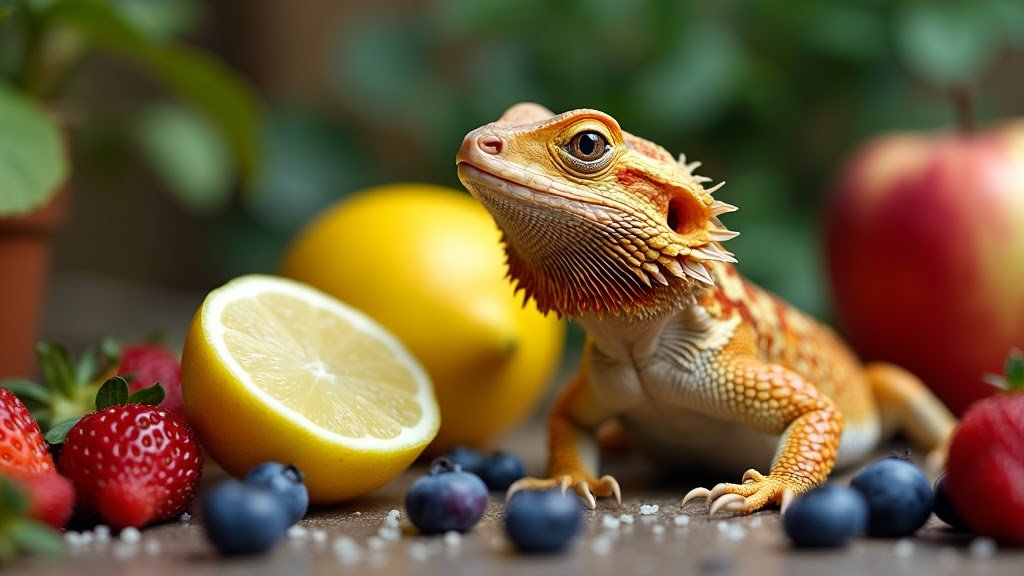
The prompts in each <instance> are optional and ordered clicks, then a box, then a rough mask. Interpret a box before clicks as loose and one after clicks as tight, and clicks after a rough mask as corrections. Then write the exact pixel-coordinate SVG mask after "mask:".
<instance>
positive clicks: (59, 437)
mask: <svg viewBox="0 0 1024 576" xmlns="http://www.w3.org/2000/svg"><path fill="white" fill-rule="evenodd" d="M81 419H82V418H81V417H80V416H79V417H77V418H68V419H67V420H64V421H63V422H60V423H58V424H56V425H55V426H54V427H53V428H50V430H49V431H48V432H47V433H46V436H44V439H45V440H46V443H47V444H63V443H64V439H65V438H67V436H68V432H71V429H72V428H74V427H75V424H78V421H79V420H81Z"/></svg>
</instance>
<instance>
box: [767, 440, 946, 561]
mask: <svg viewBox="0 0 1024 576" xmlns="http://www.w3.org/2000/svg"><path fill="white" fill-rule="evenodd" d="M940 480H941V479H940ZM937 487H938V485H937ZM940 498H941V497H940ZM935 504H936V492H935V491H933V489H932V486H931V484H930V483H929V482H928V478H927V476H925V474H924V472H922V471H921V469H920V468H918V467H917V466H915V465H914V464H913V463H912V462H911V461H910V460H909V459H907V458H900V457H897V456H890V457H888V458H882V459H880V460H877V461H875V462H872V463H871V464H868V465H867V466H865V467H864V468H862V469H861V470H860V471H859V472H857V474H856V475H855V476H854V477H853V479H852V480H851V481H850V486H844V485H841V484H837V483H828V484H825V485H824V486H821V487H819V488H817V489H815V490H812V491H810V492H808V493H806V494H804V495H802V496H800V497H799V498H797V499H796V500H795V501H794V502H793V504H792V505H791V506H790V507H789V510H788V511H787V512H786V515H785V517H784V518H783V527H784V528H785V530H786V534H787V535H788V536H789V538H790V540H792V542H793V544H794V545H796V546H800V547H819V548H826V547H837V546H842V545H843V544H845V543H846V541H847V540H848V539H850V538H852V537H855V536H859V535H862V534H867V535H868V536H872V537H875V538H900V537H904V536H910V535H911V534H913V533H914V532H916V531H917V530H918V529H919V528H921V527H922V526H924V524H925V522H927V521H928V517H929V516H931V513H932V510H933V507H934V506H935ZM940 517H941V516H940Z"/></svg>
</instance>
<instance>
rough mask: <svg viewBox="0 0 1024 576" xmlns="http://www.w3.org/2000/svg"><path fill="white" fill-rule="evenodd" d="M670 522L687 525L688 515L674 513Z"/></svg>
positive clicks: (688, 523)
mask: <svg viewBox="0 0 1024 576" xmlns="http://www.w3.org/2000/svg"><path fill="white" fill-rule="evenodd" d="M672 523H673V524H675V525H676V526H689V525H690V517H689V516H687V515H686V514H676V515H675V517H674V518H672Z"/></svg>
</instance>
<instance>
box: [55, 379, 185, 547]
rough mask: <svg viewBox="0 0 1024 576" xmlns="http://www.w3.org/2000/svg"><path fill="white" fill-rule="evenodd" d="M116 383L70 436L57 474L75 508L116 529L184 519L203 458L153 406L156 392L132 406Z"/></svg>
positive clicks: (176, 423) (181, 429)
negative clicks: (70, 487)
mask: <svg viewBox="0 0 1024 576" xmlns="http://www.w3.org/2000/svg"><path fill="white" fill-rule="evenodd" d="M127 388H128V387H127V384H126V383H125V381H124V380H123V379H121V378H112V379H110V380H108V381H107V383H106V384H104V385H103V387H101V388H100V391H99V392H98V393H97V396H96V404H97V406H100V407H101V409H100V410H98V411H96V412H94V413H92V414H87V415H86V416H84V417H83V418H82V419H81V420H80V421H79V422H78V423H77V424H75V425H74V427H73V428H71V430H70V431H69V432H68V433H67V438H66V440H65V441H64V448H63V450H62V451H61V456H60V469H61V472H63V473H64V474H65V475H66V476H67V477H68V478H70V479H71V481H72V482H74V484H75V489H76V491H77V492H78V503H79V506H80V507H82V508H83V509H85V510H88V511H94V512H96V513H98V514H99V516H100V518H102V519H103V520H104V521H105V522H106V523H108V524H110V525H111V526H113V527H115V528H124V527H127V526H134V527H142V526H145V525H146V524H150V523H152V522H159V521H161V520H166V519H168V518H173V517H176V516H179V515H181V513H182V512H184V511H185V508H186V507H187V506H188V504H189V502H190V501H191V500H192V497H193V496H194V495H195V492H196V489H197V488H198V487H199V478H200V476H201V475H202V471H203V462H202V455H201V453H200V449H199V446H198V445H197V444H196V440H195V436H194V435H193V433H192V431H191V430H190V429H189V427H188V425H186V424H185V422H184V421H183V420H181V419H180V418H178V417H177V416H175V415H173V414H171V413H170V412H168V411H167V410H165V409H163V408H160V407H158V406H151V405H145V404H123V402H125V401H133V400H134V401H141V402H150V403H159V402H160V400H162V399H163V397H162V394H160V393H159V390H160V388H159V387H154V388H152V389H144V390H142V391H139V392H136V393H135V394H133V395H132V396H131V397H130V398H129V396H128V389H127Z"/></svg>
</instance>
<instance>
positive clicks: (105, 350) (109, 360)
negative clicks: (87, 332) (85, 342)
mask: <svg viewBox="0 0 1024 576" xmlns="http://www.w3.org/2000/svg"><path fill="white" fill-rule="evenodd" d="M120 363H121V351H120V348H119V346H118V345H117V341H116V340H114V339H113V338H104V339H103V340H101V341H100V342H99V344H96V345H95V346H90V347H89V348H88V349H87V350H86V351H85V352H84V353H83V354H82V357H81V359H79V361H78V365H77V366H75V378H76V379H77V380H78V382H92V381H93V380H95V379H97V378H99V377H100V376H102V375H103V373H104V372H106V371H107V370H109V369H110V368H112V367H114V366H117V365H118V364H120Z"/></svg>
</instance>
